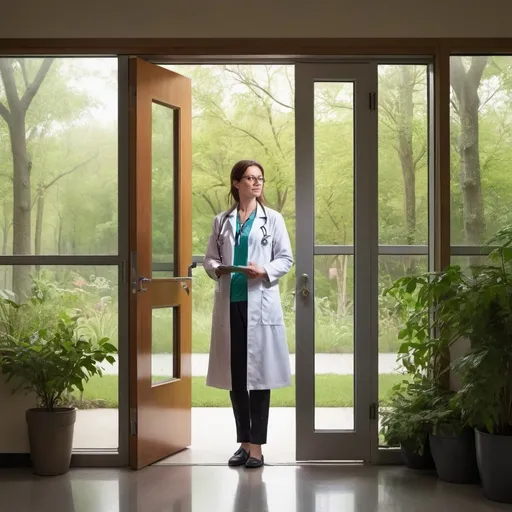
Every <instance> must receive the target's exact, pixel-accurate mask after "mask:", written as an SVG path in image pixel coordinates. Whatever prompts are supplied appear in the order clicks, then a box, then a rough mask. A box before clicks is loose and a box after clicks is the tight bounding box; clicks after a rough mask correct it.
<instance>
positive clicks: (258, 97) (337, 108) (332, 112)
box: [0, 56, 512, 363]
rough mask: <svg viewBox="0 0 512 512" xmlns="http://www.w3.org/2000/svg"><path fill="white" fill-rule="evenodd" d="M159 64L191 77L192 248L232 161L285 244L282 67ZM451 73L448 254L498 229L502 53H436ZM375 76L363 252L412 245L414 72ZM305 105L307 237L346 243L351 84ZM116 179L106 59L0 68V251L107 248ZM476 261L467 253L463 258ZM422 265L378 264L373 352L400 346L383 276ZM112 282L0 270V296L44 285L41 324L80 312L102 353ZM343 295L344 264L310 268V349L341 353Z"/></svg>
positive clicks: (106, 272) (403, 259)
mask: <svg viewBox="0 0 512 512" xmlns="http://www.w3.org/2000/svg"><path fill="white" fill-rule="evenodd" d="M174 69H175V70H176V71H178V72H180V73H183V74H185V75H187V76H189V77H191V78H192V81H193V176H192V178H193V249H194V253H195V254H202V253H203V252H204V248H205V246H206V241H207V237H208V235H209V231H210V228H211V219H212V217H213V215H215V214H216V213H218V212H219V211H221V210H222V209H224V208H225V207H226V206H227V202H226V192H227V190H228V185H229V184H228V176H229V170H230V168H231V166H232V164H233V162H235V161H236V160H238V159H240V158H246V157H249V158H255V159H257V160H260V161H261V162H262V163H263V165H264V167H265V169H266V177H267V191H266V195H267V197H268V198H269V201H270V206H272V207H273V208H275V209H277V210H278V211H280V212H281V213H283V215H284V217H285V220H286V223H287V226H288V229H289V232H290V235H291V239H292V243H294V242H295V238H296V227H295V181H294V150H295V148H294V144H293V141H294V130H295V126H294V122H295V113H294V90H295V84H294V76H293V67H292V66H281V65H268V66H263V65H253V66H251V65H227V66H223V65H209V66H174ZM451 71H452V76H451V82H452V98H451V100H452V101H451V112H452V117H451V134H452V137H451V142H452V158H451V162H452V163H451V197H452V204H451V226H452V237H451V238H452V243H454V244H462V245H464V244H476V245H479V244H481V243H483V241H484V240H485V239H486V238H487V237H488V236H489V235H490V233H494V232H496V231H497V230H498V229H499V228H501V227H503V226H505V225H507V224H509V223H511V222H512V214H511V211H510V208H509V207H508V205H509V204H510V202H511V200H512V180H510V175H511V169H510V162H512V158H511V156H512V155H511V154H510V151H511V150H510V148H512V130H511V127H512V118H511V117H510V112H512V108H511V107H512V95H511V88H510V84H511V83H512V80H511V77H512V58H511V57H508V56H493V57H486V56H473V57H452V58H451ZM378 73H379V77H378V80H379V82H378V87H379V105H378V116H379V141H378V142H379V147H378V152H379V154H378V158H379V162H378V163H379V175H378V179H379V185H378V186H379V190H378V193H379V219H378V223H379V243H380V244H382V245H394V244H405V245H426V244H427V243H428V238H429V236H428V188H429V187H428V174H427V164H428V149H429V148H428V112H429V108H428V106H429V105H428V96H427V67H426V66H424V65H379V67H378ZM314 105H315V106H314V108H315V134H316V146H315V163H314V167H315V168H314V172H315V232H316V234H315V236H316V240H315V243H320V244H321V243H335V244H348V245H350V244H353V243H354V240H353V231H354V229H353V228H354V215H353V205H354V198H353V192H354V190H353V179H354V176H353V137H352V133H351V130H352V126H353V125H352V123H353V90H352V89H351V85H350V84H347V83H319V84H317V87H316V89H315V104H314ZM170 129H171V128H170V126H169V123H165V122H163V121H162V119H160V118H156V119H155V132H156V133H157V134H158V137H156V138H155V140H154V148H153V158H154V161H155V166H154V171H153V172H154V184H155V186H154V190H153V212H154V215H153V219H152V229H153V253H154V259H155V262H166V260H169V259H171V258H172V254H173V252H174V251H173V248H172V247H171V245H170V239H171V236H170V235H172V232H171V229H172V226H170V222H169V215H168V212H169V208H170V203H169V200H168V198H169V196H170V194H171V192H172V186H173V183H172V179H171V177H172V166H171V161H172V159H171V158H170V154H169V153H168V145H166V143H165V141H166V140H167V141H168V140H169V135H170ZM117 176H118V162H117V62H116V60H115V59H102V58H99V59H88V58H80V59H59V58H45V59H40V58H1V59H0V256H8V255H13V254H14V255H20V256H23V255H45V254H57V255H60V256H65V255H96V254H117V250H118V249H117V245H118V211H117V205H118V180H117ZM477 260H478V257H471V258H469V263H473V264H475V263H476V262H477ZM169 263H170V262H169ZM464 265H466V261H464ZM426 270H427V258H426V256H408V255H403V256H387V255H381V256H380V257H379V296H378V300H379V350H380V352H395V351H397V350H398V349H399V347H400V344H401V341H400V340H399V339H398V336H397V334H398V331H399V329H400V321H399V317H398V316H397V314H396V311H395V304H396V300H395V298H394V297H393V296H392V295H390V294H387V295H386V294H384V290H385V289H386V288H387V287H389V286H390V285H391V284H392V283H393V282H395V281H396V279H397V278H400V277H402V276H411V275H417V274H421V273H422V271H426ZM194 278H195V280H194V297H193V301H194V302H193V306H194V312H193V315H194V331H193V350H194V352H206V351H207V350H208V345H209V327H210V322H211V319H210V316H211V304H212V293H213V289H212V283H211V282H210V281H209V280H208V278H207V277H206V276H204V273H203V271H202V269H198V270H196V271H195V274H194ZM118 279H119V277H118V274H117V269H116V268H112V267H103V268H92V267H74V268H71V267H60V268H56V267H53V268H49V267H46V268H45V267H39V266H32V265H16V266H14V267H11V266H2V267H0V289H2V290H6V291H7V292H13V293H14V294H15V295H14V296H12V295H8V296H9V297H11V298H14V299H16V301H18V302H23V300H25V299H24V298H26V300H27V301H28V300H29V298H30V297H31V296H32V295H31V283H32V281H33V280H35V281H39V282H41V283H44V285H45V286H47V287H49V288H51V287H52V286H53V287H54V289H55V290H54V291H55V293H54V294H52V295H51V296H48V297H47V298H46V301H45V304H47V305H48V308H47V309H46V310H45V311H46V313H47V314H48V315H51V314H52V313H53V314H54V315H55V318H59V316H60V313H61V312H64V311H67V310H68V308H69V307H70V306H72V307H77V308H78V309H80V310H84V311H85V313H84V315H82V316H81V317H80V320H79V329H80V331H81V333H82V335H83V336H85V337H88V336H93V337H94V340H95V341H98V340H99V339H101V338H103V337H107V338H109V339H110V341H111V343H112V344H113V345H118V340H117V336H118V334H117V331H118V323H119V318H118V306H117V300H118V298H117V292H118V288H117V282H118ZM411 286H412V285H411ZM354 287H355V283H354V272H353V257H352V256H347V255H342V256H317V257H316V258H315V291H314V292H315V322H316V324H315V330H316V346H315V350H316V352H329V353H335V352H337V353H340V352H347V353H352V352H353V351H354V334H353V333H354V327H353V319H354V301H353V298H354V293H355V289H354ZM281 293H282V300H283V304H284V309H285V315H286V322H287V331H288V342H289V348H290V351H291V352H294V349H295V335H294V324H295V306H294V302H295V295H294V293H295V275H294V272H293V271H292V272H291V273H290V274H289V275H288V276H286V277H285V278H284V279H283V280H282V283H281ZM55 313H57V314H55ZM161 325H165V323H164V322H160V323H159V318H158V317H157V316H156V317H155V326H154V327H155V331H154V332H155V335H154V346H153V351H154V353H165V351H166V350H168V349H167V346H166V343H167V339H168V338H167V333H166V332H165V331H164V328H163V327H161ZM91 339H92V338H91ZM426 340H427V339H426V338H425V340H424V341H426ZM418 350H419V351H420V353H421V351H423V350H426V349H425V347H424V345H421V347H418ZM424 355H425V354H423V356H424ZM420 356H421V354H420V355H419V356H415V357H420ZM423 356H421V357H423ZM404 360H405V359H404ZM413 363H414V361H413Z"/></svg>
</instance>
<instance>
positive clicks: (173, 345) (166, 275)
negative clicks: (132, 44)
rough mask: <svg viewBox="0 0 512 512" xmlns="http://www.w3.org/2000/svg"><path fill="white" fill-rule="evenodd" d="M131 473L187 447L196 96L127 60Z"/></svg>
mask: <svg viewBox="0 0 512 512" xmlns="http://www.w3.org/2000/svg"><path fill="white" fill-rule="evenodd" d="M129 71H130V251H131V261H130V267H131V268H130V281H131V298H130V465H131V466H132V467H133V468H135V469H140V468H142V467H144V466H147V465H148V464H151V463H153V462H155V461H157V460H160V459H162V458H164V457H167V456H169V455H172V454H174V453H176V452H178V451H180V450H183V449H184V448H186V447H187V446H189V445H190V442H191V409H192V387H191V386H192V383H191V331H192V282H191V273H190V270H191V262H192V220H191V217H192V176H191V172H192V149H191V137H192V134H191V122H192V112H191V111H192V109H191V104H192V88H191V82H190V80H189V79H188V78H185V77H183V76H181V75H178V74H176V73H173V72H171V71H168V70H166V69H163V68H161V67H158V66H155V65H153V64H149V63H148V62H145V61H143V60H140V59H135V58H134V59H131V60H130V69H129Z"/></svg>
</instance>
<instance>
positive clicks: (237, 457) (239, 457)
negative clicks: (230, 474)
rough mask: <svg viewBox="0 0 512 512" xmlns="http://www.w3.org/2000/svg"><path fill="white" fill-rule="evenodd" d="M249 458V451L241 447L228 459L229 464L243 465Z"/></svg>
mask: <svg viewBox="0 0 512 512" xmlns="http://www.w3.org/2000/svg"><path fill="white" fill-rule="evenodd" d="M248 459H249V453H248V452H247V451H245V450H244V449H243V448H242V447H240V448H239V449H238V450H237V451H236V452H235V453H234V455H233V456H232V457H231V458H230V459H229V460H228V466H243V465H244V464H245V463H246V462H247V460H248Z"/></svg>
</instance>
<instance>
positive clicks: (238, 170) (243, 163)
mask: <svg viewBox="0 0 512 512" xmlns="http://www.w3.org/2000/svg"><path fill="white" fill-rule="evenodd" d="M252 166H255V167H257V168H258V169H259V170H260V171H261V175H262V176H263V177H265V170H264V169H263V166H262V165H261V164H260V163H259V162H256V160H240V161H239V162H237V163H236V164H235V165H234V166H233V169H231V175H230V178H229V179H230V182H231V189H230V191H229V195H228V198H230V199H232V200H233V201H234V202H235V203H238V202H239V201H240V194H239V192H238V189H237V188H236V187H235V185H234V184H233V182H234V181H240V180H241V179H242V176H243V175H244V174H245V171H247V169H248V168H249V167H252ZM257 201H258V203H260V204H262V205H265V204H266V200H265V195H264V193H263V190H262V191H261V196H260V197H258V198H257Z"/></svg>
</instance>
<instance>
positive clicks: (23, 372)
mask: <svg viewBox="0 0 512 512" xmlns="http://www.w3.org/2000/svg"><path fill="white" fill-rule="evenodd" d="M37 304H38V302H37V301H36V302H33V301H30V302H27V303H25V304H17V303H15V302H13V301H11V300H9V299H5V298H3V299H0V311H1V312H2V316H1V321H0V371H1V372H2V373H3V374H4V375H6V377H7V381H8V382H10V381H14V383H15V387H14V391H13V392H16V391H19V390H24V391H26V392H34V393H35V394H36V397H37V400H38V406H39V407H41V408H44V409H46V410H48V411H53V410H54V408H55V407H57V406H59V405H60V404H61V403H62V401H63V399H64V396H65V393H66V392H72V391H73V390H74V389H78V390H79V391H81V392H83V389H84V388H83V384H84V382H87V381H88V380H89V379H90V377H92V376H93V375H100V376H101V375H102V369H101V366H100V365H101V363H102V362H104V361H106V362H108V363H114V361H115V359H114V357H113V354H115V353H116V352H117V349H116V348H115V347H114V346H113V345H112V344H110V343H109V342H108V338H102V339H100V340H99V341H98V343H93V342H92V341H91V340H89V339H87V338H86V337H84V336H80V335H77V328H78V318H76V317H75V318H72V317H69V316H68V315H66V314H64V313H62V314H60V315H59V316H58V319H57V321H56V325H55V326H52V328H39V329H36V330H30V329H27V328H26V324H25V323H24V322H23V320H22V319H23V318H25V317H26V316H27V315H28V316H30V308H33V307H34V305H37ZM29 325H30V324H29ZM23 327H25V328H23Z"/></svg>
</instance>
